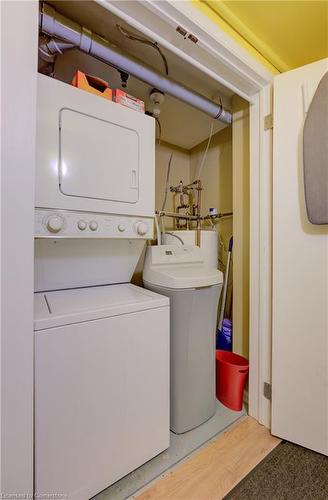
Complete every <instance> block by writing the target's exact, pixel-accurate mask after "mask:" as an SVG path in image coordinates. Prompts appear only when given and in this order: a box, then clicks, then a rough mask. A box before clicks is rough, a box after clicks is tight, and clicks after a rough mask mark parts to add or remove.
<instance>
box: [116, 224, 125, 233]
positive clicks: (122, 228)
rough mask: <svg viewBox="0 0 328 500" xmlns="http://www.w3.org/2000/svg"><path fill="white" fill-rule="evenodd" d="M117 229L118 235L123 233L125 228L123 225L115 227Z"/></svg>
mask: <svg viewBox="0 0 328 500" xmlns="http://www.w3.org/2000/svg"><path fill="white" fill-rule="evenodd" d="M117 229H118V230H119V231H120V233H123V232H124V231H125V229H126V226H125V224H119V225H118V226H117Z"/></svg>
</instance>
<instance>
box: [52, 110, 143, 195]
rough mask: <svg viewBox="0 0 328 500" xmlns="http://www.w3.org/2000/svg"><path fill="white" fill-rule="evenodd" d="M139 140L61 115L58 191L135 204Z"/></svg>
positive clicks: (76, 115) (112, 127) (115, 128)
mask: <svg viewBox="0 0 328 500" xmlns="http://www.w3.org/2000/svg"><path fill="white" fill-rule="evenodd" d="M138 177H139V137H138V134H137V132H136V131H135V130H131V129H129V128H126V127H123V126H120V125H117V124H114V123H111V122H109V121H105V120H101V119H98V118H95V117H93V116H89V115H87V114H83V113H80V112H78V111H73V110H71V109H62V110H61V111H60V161H59V187H60V190H61V192H62V193H63V194H65V195H68V196H78V197H84V198H93V199H99V200H109V201H117V202H124V203H136V202H137V201H138V198H139V185H138Z"/></svg>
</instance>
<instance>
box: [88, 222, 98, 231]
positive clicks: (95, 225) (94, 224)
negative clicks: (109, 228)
mask: <svg viewBox="0 0 328 500" xmlns="http://www.w3.org/2000/svg"><path fill="white" fill-rule="evenodd" d="M89 228H90V229H91V231H97V229H98V222H97V221H95V220H92V221H90V222H89Z"/></svg>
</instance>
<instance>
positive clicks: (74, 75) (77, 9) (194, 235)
mask: <svg viewBox="0 0 328 500" xmlns="http://www.w3.org/2000/svg"><path fill="white" fill-rule="evenodd" d="M47 4H48V5H50V6H52V7H54V8H55V9H56V11H57V12H59V13H60V14H62V15H63V16H65V17H66V18H67V19H70V20H72V21H74V22H76V23H78V24H79V25H81V26H84V27H85V28H87V29H88V30H91V31H92V32H93V33H97V34H98V35H100V36H101V37H103V38H104V39H106V40H108V41H109V42H111V44H112V46H113V47H114V49H116V48H117V49H119V50H120V51H122V52H123V53H124V54H126V55H127V56H131V57H133V58H137V59H138V60H139V61H142V62H143V63H145V64H146V65H147V66H148V67H151V68H153V69H154V70H156V72H157V73H161V74H163V76H165V77H168V78H172V79H174V80H175V81H176V82H178V83H180V84H181V85H182V86H185V87H188V88H189V89H192V90H193V91H195V92H196V93H197V94H200V95H201V96H204V98H206V99H207V100H208V101H211V102H212V103H213V106H214V105H216V106H217V108H218V109H219V110H220V109H221V110H222V111H223V110H224V111H225V112H227V113H229V112H230V113H231V115H232V123H231V124H229V123H226V122H224V121H222V120H220V119H217V118H214V117H213V116H210V115H209V114H207V113H206V112H204V111H202V110H200V109H199V106H198V108H197V107H195V106H194V105H193V104H194V103H192V102H190V103H188V102H186V100H181V99H178V98H177V97H174V96H173V95H171V94H170V93H169V92H163V91H161V90H160V89H157V88H154V86H153V85H151V84H149V83H145V81H142V80H141V79H140V78H137V77H136V76H133V75H132V74H129V72H128V71H127V70H126V69H124V70H123V69H122V68H116V67H113V66H111V65H109V64H106V63H104V62H102V61H100V60H99V59H96V58H95V57H93V56H91V55H89V54H86V53H85V52H83V51H81V50H78V49H77V48H75V47H74V46H70V45H69V44H66V45H65V43H59V42H60V39H58V38H56V37H55V38H53V37H51V36H49V35H48V36H46V35H45V34H44V33H42V34H40V46H39V72H40V73H43V74H44V75H46V76H47V77H49V78H52V79H54V80H59V81H61V82H64V83H65V84H67V85H72V83H74V85H75V86H79V87H80V89H79V92H83V91H86V92H88V91H89V92H90V91H91V92H93V93H94V94H98V95H99V97H97V99H99V100H100V101H101V100H102V99H108V100H115V101H116V103H117V106H128V107H130V108H132V109H133V110H134V113H146V114H148V115H149V120H153V121H154V126H155V130H156V133H155V137H154V138H153V140H154V146H155V183H154V185H153V186H150V187H149V189H152V190H153V191H154V192H153V195H154V199H155V211H156V218H155V223H154V232H153V233H152V234H153V239H151V238H150V237H148V235H146V237H147V241H145V240H134V239H133V238H131V240H130V241H131V245H132V246H134V245H136V246H138V248H137V251H136V252H135V256H136V257H135V259H134V260H133V259H132V260H130V261H129V269H128V270H127V272H126V275H125V276H130V275H132V279H131V283H133V284H135V285H137V286H140V287H142V286H143V271H144V265H145V255H146V251H147V247H149V246H150V245H152V246H154V245H156V244H158V243H161V244H162V245H169V247H170V248H171V246H173V247H176V248H177V249H181V248H183V247H188V246H190V245H191V246H195V245H196V246H200V249H201V255H202V258H203V259H204V261H205V262H206V264H208V266H209V267H211V268H215V269H218V270H220V271H222V273H223V276H225V275H226V274H227V269H228V271H229V272H228V278H227V283H226V284H227V286H226V287H223V290H222V292H221V295H220V302H219V306H218V308H217V313H216V317H217V325H216V329H217V328H220V329H221V331H222V320H225V325H226V326H227V329H228V330H229V328H230V329H231V334H230V338H231V339H232V346H231V350H232V351H233V352H235V353H236V354H240V355H242V356H244V357H246V358H248V343H249V105H248V103H247V102H246V101H245V100H243V99H242V98H241V97H239V96H237V95H235V94H233V92H231V91H230V90H229V89H227V88H226V87H224V86H223V85H221V84H219V83H218V82H217V81H216V80H214V79H212V78H210V77H209V76H208V75H206V74H204V73H203V72H202V71H201V70H200V69H198V68H196V66H194V65H192V64H191V63H189V62H187V61H186V60H184V59H182V58H180V57H178V56H177V55H176V54H174V53H173V52H170V51H169V50H168V49H166V48H164V47H161V46H160V45H158V44H157V43H156V33H155V31H154V38H151V37H149V36H146V35H145V34H144V33H141V32H138V31H137V30H136V29H135V28H133V27H131V26H129V25H128V24H127V23H126V22H125V21H124V20H123V19H121V18H120V17H118V16H116V15H114V14H113V13H111V12H109V11H108V10H106V9H105V8H103V7H102V6H101V5H100V4H98V3H96V2H91V1H58V2H57V1H56V2H54V1H50V2H47ZM176 28H177V27H176ZM154 30H155V28H154ZM178 31H179V30H178ZM178 31H177V32H178ZM86 33H87V32H86ZM173 36H176V29H175V28H174V27H172V37H173ZM180 36H181V48H182V49H183V46H184V44H187V43H188V44H191V43H194V44H195V45H196V44H197V39H196V40H192V39H190V38H189V39H188V37H186V36H184V34H183V33H180ZM84 42H85V43H87V42H86V41H84ZM56 45H57V47H56ZM78 78H80V79H81V82H82V83H81V82H80V83H79V82H78V81H77V80H78ZM83 89H84V90H83ZM106 92H107V94H106ZM101 94H103V95H101ZM126 94H128V95H126ZM48 98H49V99H50V100H51V98H52V96H51V95H49V96H48ZM73 109H74V107H73ZM63 113H66V116H64V119H63V122H62V123H65V120H66V123H67V130H68V131H69V132H68V133H70V134H72V137H73V136H74V127H75V125H74V123H75V122H74V120H76V116H75V115H74V116H73V113H72V112H71V111H69V109H68V110H67V109H66V108H65V109H64V110H63ZM219 114H220V113H218V115H219ZM85 115H86V116H88V115H89V112H86V113H85ZM227 121H228V120H227ZM66 123H65V126H66ZM61 126H62V127H63V125H61ZM79 126H80V125H79ZM86 127H90V128H89V130H87V131H86V132H85V131H84V133H85V134H86V135H85V137H87V138H88V141H90V144H91V145H92V147H94V148H97V147H98V146H97V140H98V139H99V136H100V135H101V134H103V133H104V134H107V133H108V134H111V132H113V134H115V133H116V131H115V130H113V131H111V130H110V129H109V128H108V130H106V131H104V132H103V131H102V124H100V123H93V124H92V123H91V122H90V124H89V125H86ZM72 130H73V132H72ZM125 130H126V132H125V133H126V135H125V137H126V141H127V142H126V144H128V150H127V148H126V147H125V146H126V144H125V143H124V140H123V139H122V137H123V136H121V137H120V142H119V147H117V148H116V149H115V152H111V150H110V148H108V149H107V150H106V155H108V156H110V155H111V154H115V158H117V159H118V160H119V161H121V162H123V163H124V162H126V163H129V164H131V165H132V166H131V179H130V178H129V182H131V185H130V187H129V190H124V189H123V188H122V189H121V190H120V191H119V192H117V190H116V188H115V186H114V185H112V186H111V188H112V191H111V192H110V194H108V197H109V198H110V199H111V200H113V199H114V198H115V196H117V197H118V201H119V203H123V202H124V203H126V204H130V205H129V206H131V207H132V208H131V215H136V216H140V215H141V216H146V217H150V214H148V213H147V214H146V213H145V214H143V213H138V212H136V213H133V204H135V203H138V200H139V194H138V188H139V183H140V182H142V175H143V173H142V167H143V165H142V163H140V164H138V161H136V156H137V155H138V154H140V151H139V150H138V147H137V138H136V139H135V141H136V142H135V144H136V146H135V150H132V149H131V144H134V142H133V141H134V137H132V136H133V131H132V130H133V127H132V126H131V130H129V127H128V125H125ZM68 133H67V134H68ZM96 134H99V135H98V136H97V135H96ZM67 136H68V135H67ZM63 137H64V139H62V140H63V144H64V145H65V144H66V143H65V142H64V141H65V140H66V139H65V136H63ZM67 143H68V141H67ZM90 147H91V146H90ZM89 149H90V148H89V146H88V147H87V148H86V150H85V151H84V146H83V147H82V145H81V151H80V154H81V155H84V156H85V155H86V154H89V153H88V151H89ZM67 154H68V157H69V155H70V154H71V152H70V151H69V152H68V153H67ZM122 158H124V160H122ZM105 160H106V158H104V161H105ZM98 167H99V166H97V165H94V164H93V162H92V156H90V163H89V168H86V170H85V171H83V172H82V173H81V172H78V174H79V175H83V176H84V178H88V176H90V183H91V182H92V175H97V172H98V171H99V172H100V170H97V169H98ZM99 169H100V167H99ZM88 170H89V171H88ZM72 172H73V171H72ZM92 172H93V173H92ZM129 172H130V171H129ZM73 174H74V175H75V174H76V175H77V173H76V172H73V173H72V175H73ZM112 175H113V179H115V177H116V176H118V177H119V178H121V177H120V176H121V175H122V176H123V174H122V173H121V172H119V171H115V168H114V170H113V173H112ZM129 176H130V173H129ZM64 177H65V176H64ZM72 179H73V177H70V176H69V175H67V176H66V177H65V180H66V185H65V186H64V184H63V183H62V185H61V190H62V194H66V192H65V193H64V191H63V190H64V189H66V190H67V193H68V195H69V196H72V197H74V196H81V197H86V195H85V193H84V192H83V191H81V190H80V191H74V190H73V188H74V189H75V190H77V189H78V187H79V186H78V187H76V186H77V184H78V183H76V184H74V183H73V181H72ZM122 179H123V177H122ZM70 189H71V190H72V191H69V190H70ZM81 189H82V188H81ZM90 190H91V186H90ZM99 193H100V194H99ZM97 196H98V197H99V199H102V200H103V199H104V198H105V197H106V188H105V187H104V191H103V192H102V191H97V194H96V195H95V198H97ZM40 206H41V207H42V203H41V205H40ZM90 206H91V204H90ZM54 208H57V207H54ZM73 209H74V207H73ZM76 210H79V208H76ZM90 212H99V210H98V209H97V208H96V209H95V210H92V209H90ZM79 222H81V221H79ZM82 222H83V221H82ZM91 222H92V221H91ZM146 222H147V221H146ZM137 223H138V224H141V223H145V221H144V220H142V221H141V222H138V221H137ZM119 226H121V227H120V228H119V231H121V230H122V233H123V232H124V227H123V226H124V223H123V222H120V224H119ZM147 227H148V226H147ZM149 227H150V226H149ZM156 228H157V230H156ZM80 229H81V228H80ZM139 229H140V232H139V235H141V234H142V231H141V229H142V228H141V226H139ZM147 230H148V229H147ZM144 234H145V233H144ZM112 241H114V240H112ZM111 245H112V246H111ZM113 245H114V243H109V242H108V240H106V239H98V240H97V241H95V240H92V241H90V240H88V239H87V238H83V239H79V240H74V241H73V239H69V240H68V242H65V241H63V240H61V239H60V238H56V237H55V236H52V237H51V238H50V239H48V240H47V241H45V240H42V238H41V239H37V240H36V244H35V248H36V266H35V267H36V291H41V290H47V289H48V290H58V289H71V288H77V287H82V286H93V285H97V284H100V285H106V284H107V282H108V283H110V284H115V283H117V284H119V283H121V282H122V279H121V277H117V278H116V274H115V272H112V273H111V275H110V278H108V281H107V282H106V279H107V278H106V272H107V271H106V269H107V268H106V258H107V253H108V252H110V251H111V249H112V248H113ZM115 245H117V248H116V250H115V255H118V254H119V253H120V251H121V250H120V246H119V245H120V243H119V241H118V240H115ZM141 248H142V252H141ZM169 251H170V252H171V250H169ZM90 252H91V256H90ZM93 258H95V259H96V261H97V264H95V263H94V262H93ZM100 261H102V262H103V264H104V269H105V271H104V272H103V271H102V269H101V268H99V262H100ZM120 262H121V261H120ZM122 262H123V261H122ZM228 263H230V265H229V264H228ZM122 265H125V264H122ZM81 269H82V273H84V272H85V273H86V279H85V280H84V281H83V280H82V281H79V279H80V270H81ZM93 272H94V273H95V274H96V278H95V279H93V276H92V273H93ZM61 276H63V279H62V281H60V280H61V278H60V277H61ZM117 276H119V275H118V274H117ZM77 277H78V278H77ZM65 280H66V282H65ZM70 280H71V281H70ZM109 280H110V281H109ZM124 280H125V281H129V279H128V278H126V279H125V278H124ZM221 284H222V285H223V280H222V283H221ZM155 291H156V290H155ZM223 292H224V293H223ZM222 301H224V304H223V305H224V307H222ZM188 321H189V318H188V317H186V318H185V324H186V325H188ZM205 322H206V318H204V323H205ZM201 324H202V321H200V325H201ZM200 330H201V327H200ZM228 330H227V339H228V340H227V341H229V331H228ZM199 334H200V335H201V334H202V332H201V331H199ZM187 347H188V346H186V348H187ZM251 369H252V367H251V366H250V370H251ZM245 394H247V392H246V393H245ZM245 403H246V408H247V397H246V398H245ZM231 415H232V416H231V418H230V417H224V418H226V420H224V422H225V423H223V425H222V429H223V428H225V427H226V426H227V425H229V424H231V423H232V422H233V421H234V420H235V419H236V418H237V416H239V414H238V415H237V413H236V412H235V414H234V412H232V413H231ZM222 429H219V430H222ZM219 430H218V431H217V432H219ZM211 432H212V435H211ZM215 433H216V432H214V434H215ZM186 434H188V433H186ZM214 434H213V430H212V431H209V434H208V436H207V438H204V437H202V438H200V437H199V436H198V435H195V436H194V437H193V438H192V440H193V441H194V442H193V444H191V445H190V446H191V447H190V448H188V446H189V445H188V446H187V445H186V449H187V450H189V452H191V451H192V450H193V449H195V448H197V447H199V446H200V445H201V444H203V442H204V441H206V440H207V439H210V438H211V437H213V435H214ZM184 436H186V435H184ZM183 439H185V440H186V439H187V438H186V437H184V438H183ZM202 439H203V441H202ZM174 440H176V438H175V437H174V436H173V441H174ZM185 442H186V441H185ZM174 443H175V444H176V441H174ZM177 446H180V445H179V444H178V445H177ZM127 453H129V451H128V450H127ZM187 453H188V451H187ZM180 458H183V457H182V456H181V457H180ZM153 460H155V461H156V460H157V458H155V459H153ZM170 460H171V459H169V462H168V463H171V462H170ZM173 463H174V462H172V464H173ZM148 464H150V462H148ZM156 467H158V464H157V465H156V464H155V466H154V470H158V471H159V473H161V472H162V471H160V470H159V469H156ZM148 469H151V465H149V467H148ZM145 474H146V472H145ZM154 474H155V473H154ZM155 475H156V474H155ZM149 477H151V473H150V476H149ZM124 487H126V484H125V486H124ZM112 488H113V487H112ZM126 491H128V490H126ZM129 491H130V493H131V490H129ZM113 494H114V493H113ZM113 498H115V496H113ZM117 498H118V497H117Z"/></svg>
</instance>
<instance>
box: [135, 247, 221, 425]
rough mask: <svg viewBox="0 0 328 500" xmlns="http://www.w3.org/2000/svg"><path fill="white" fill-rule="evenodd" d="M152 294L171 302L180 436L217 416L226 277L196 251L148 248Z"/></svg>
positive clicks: (174, 411)
mask: <svg viewBox="0 0 328 500" xmlns="http://www.w3.org/2000/svg"><path fill="white" fill-rule="evenodd" d="M143 280H144V285H145V287H146V288H148V289H150V290H153V291H154V292H158V293H160V294H162V295H166V296H167V297H169V299H170V336H171V338H170V367H171V376H170V384H171V387H170V399H171V402H170V428H171V430H172V431H174V432H176V433H178V434H180V433H183V432H186V431H188V430H190V429H193V428H194V427H197V426H198V425H200V424H202V423H203V422H205V421H206V420H208V419H209V418H210V417H212V416H213V415H214V413H215V403H216V398H215V337H216V323H217V309H218V302H219V298H220V293H221V289H222V284H223V275H222V273H221V272H220V271H218V270H217V269H216V268H214V267H209V266H208V265H206V264H205V263H204V258H203V256H202V251H201V249H200V248H199V247H197V246H190V245H181V246H176V245H160V246H152V247H148V248H147V254H146V260H145V266H144V272H143Z"/></svg>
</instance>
